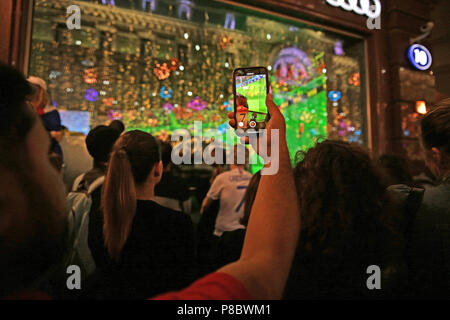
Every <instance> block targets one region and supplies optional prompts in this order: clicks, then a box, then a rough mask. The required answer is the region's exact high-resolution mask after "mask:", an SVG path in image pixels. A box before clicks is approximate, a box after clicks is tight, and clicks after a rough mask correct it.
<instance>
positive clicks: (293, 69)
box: [29, 0, 367, 158]
mask: <svg viewBox="0 0 450 320" xmlns="http://www.w3.org/2000/svg"><path fill="white" fill-rule="evenodd" d="M73 4H75V5H78V6H79V7H80V9H81V29H79V30H77V29H73V30H69V29H68V28H67V25H66V19H67V18H68V16H69V15H68V14H67V13H66V12H67V7H69V6H70V5H73ZM31 52H32V53H31V57H30V59H31V61H30V70H29V73H30V75H35V76H39V77H42V78H43V79H45V80H46V81H47V83H48V87H49V92H50V94H51V101H52V104H53V105H54V106H56V107H57V108H58V109H59V110H60V112H61V115H62V119H63V124H64V125H65V126H66V127H68V128H69V130H71V131H77V132H83V133H85V134H86V133H87V132H88V131H89V129H90V128H92V127H93V126H96V125H98V124H103V123H107V122H109V121H111V120H113V119H121V120H122V121H123V122H124V123H125V125H126V127H127V130H131V129H141V130H145V131H147V132H151V133H152V134H154V135H156V136H159V137H161V138H162V139H168V137H169V136H170V134H171V133H172V132H173V131H174V130H175V129H178V128H186V129H190V130H191V129H192V128H193V123H194V121H196V120H197V121H202V126H203V136H204V138H205V139H206V141H207V142H208V141H209V140H211V139H212V138H213V137H214V139H219V140H220V139H223V138H224V137H225V135H231V134H234V133H233V131H232V130H230V129H229V127H228V124H227V123H228V120H227V117H226V114H227V112H228V111H230V110H232V108H233V102H232V101H233V100H232V79H231V74H232V70H233V69H234V68H237V67H242V66H266V67H267V68H268V69H269V70H270V77H271V78H270V79H271V80H270V82H271V87H272V90H273V96H274V100H275V102H276V103H277V104H278V105H279V106H280V108H281V109H282V112H283V114H284V115H285V118H286V121H287V138H288V144H289V147H290V151H291V155H292V157H293V158H294V155H295V153H296V151H298V150H306V149H307V148H308V147H311V146H312V145H313V144H314V143H315V142H316V141H317V140H318V139H324V138H326V137H328V138H332V139H339V140H345V141H351V142H358V143H361V144H366V143H367V132H366V124H365V123H366V100H365V94H364V93H365V86H366V83H365V69H364V43H363V40H362V39H357V38H350V37H346V36H342V35H339V34H338V33H332V32H328V31H325V30H321V29H318V28H313V27H311V26H308V25H303V24H299V23H296V22H294V21H290V20H280V18H275V17H272V16H264V15H262V14H261V13H258V12H257V11H255V12H249V11H243V10H242V9H240V8H239V7H232V6H229V5H225V4H222V3H220V2H215V1H199V0H196V1H188V0H98V1H66V0H52V1H49V0H36V1H35V11H34V19H33V36H32V51H31Z"/></svg>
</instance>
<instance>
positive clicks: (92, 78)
mask: <svg viewBox="0 0 450 320" xmlns="http://www.w3.org/2000/svg"><path fill="white" fill-rule="evenodd" d="M84 82H85V83H89V84H93V83H96V82H97V73H96V72H95V70H94V69H92V68H91V69H86V70H84Z"/></svg>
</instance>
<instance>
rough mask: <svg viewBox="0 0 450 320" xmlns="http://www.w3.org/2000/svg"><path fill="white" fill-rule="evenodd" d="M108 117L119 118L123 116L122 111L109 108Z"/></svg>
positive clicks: (111, 118)
mask: <svg viewBox="0 0 450 320" xmlns="http://www.w3.org/2000/svg"><path fill="white" fill-rule="evenodd" d="M108 118H109V119H110V120H121V119H122V118H123V112H122V111H117V110H109V111H108Z"/></svg>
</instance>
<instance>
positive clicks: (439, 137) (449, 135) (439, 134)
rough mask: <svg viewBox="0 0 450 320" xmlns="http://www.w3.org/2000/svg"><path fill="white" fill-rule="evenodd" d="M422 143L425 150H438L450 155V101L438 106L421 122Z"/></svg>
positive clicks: (442, 102)
mask: <svg viewBox="0 0 450 320" xmlns="http://www.w3.org/2000/svg"><path fill="white" fill-rule="evenodd" d="M420 129H421V135H422V142H423V145H424V146H425V148H427V149H431V148H438V149H441V150H442V151H444V152H445V153H447V155H450V99H445V100H443V101H441V102H440V103H438V104H437V106H436V108H435V109H433V110H432V111H431V112H430V113H428V114H426V115H425V116H424V117H423V118H422V120H421V121H420Z"/></svg>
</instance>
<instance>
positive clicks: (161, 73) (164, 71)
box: [153, 62, 170, 80]
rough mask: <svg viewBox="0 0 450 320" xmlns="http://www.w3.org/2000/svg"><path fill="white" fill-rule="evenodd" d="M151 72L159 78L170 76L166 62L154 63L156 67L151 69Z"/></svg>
mask: <svg viewBox="0 0 450 320" xmlns="http://www.w3.org/2000/svg"><path fill="white" fill-rule="evenodd" d="M153 72H154V73H155V75H156V76H157V77H158V79H159V80H164V79H167V78H168V77H170V69H169V68H168V67H167V63H165V62H164V63H163V64H162V65H161V64H159V63H158V64H156V68H155V69H153Z"/></svg>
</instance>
